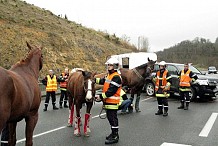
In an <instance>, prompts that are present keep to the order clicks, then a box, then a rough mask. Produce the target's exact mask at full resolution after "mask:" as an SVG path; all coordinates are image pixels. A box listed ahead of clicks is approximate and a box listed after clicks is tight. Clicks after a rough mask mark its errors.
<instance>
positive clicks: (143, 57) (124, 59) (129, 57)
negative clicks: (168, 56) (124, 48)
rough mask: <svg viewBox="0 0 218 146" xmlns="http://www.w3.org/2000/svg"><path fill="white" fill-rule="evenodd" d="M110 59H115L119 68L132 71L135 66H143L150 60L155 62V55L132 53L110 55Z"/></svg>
mask: <svg viewBox="0 0 218 146" xmlns="http://www.w3.org/2000/svg"><path fill="white" fill-rule="evenodd" d="M111 57H115V58H117V60H118V61H119V65H120V68H127V69H133V68H135V67H137V66H140V65H142V64H145V63H147V62H148V58H149V59H150V60H153V61H156V60H157V54H156V53H147V52H132V53H125V54H119V55H112V56H111Z"/></svg>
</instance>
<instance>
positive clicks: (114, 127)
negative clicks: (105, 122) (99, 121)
mask: <svg viewBox="0 0 218 146" xmlns="http://www.w3.org/2000/svg"><path fill="white" fill-rule="evenodd" d="M111 128H119V126H116V127H115V126H111Z"/></svg>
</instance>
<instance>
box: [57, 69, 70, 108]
mask: <svg viewBox="0 0 218 146" xmlns="http://www.w3.org/2000/svg"><path fill="white" fill-rule="evenodd" d="M68 77H69V69H68V68H65V70H64V72H63V73H62V74H61V75H60V76H59V78H58V81H59V82H60V90H61V96H60V100H59V106H60V108H63V107H62V104H63V100H64V107H65V108H68V105H67V101H68V95H67V80H68Z"/></svg>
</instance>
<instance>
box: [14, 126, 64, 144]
mask: <svg viewBox="0 0 218 146" xmlns="http://www.w3.org/2000/svg"><path fill="white" fill-rule="evenodd" d="M66 127H67V126H62V127H59V128H56V129H53V130H49V131H46V132H43V133H40V134H37V135H34V136H33V138H35V137H39V136H42V135H45V134H48V133H51V132H54V131H58V130H61V129H64V128H66ZM24 141H26V138H24V139H21V140H18V141H17V143H20V142H24Z"/></svg>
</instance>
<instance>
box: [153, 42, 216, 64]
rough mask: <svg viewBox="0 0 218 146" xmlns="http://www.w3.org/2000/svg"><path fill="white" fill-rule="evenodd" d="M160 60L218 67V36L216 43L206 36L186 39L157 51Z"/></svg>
mask: <svg viewBox="0 0 218 146" xmlns="http://www.w3.org/2000/svg"><path fill="white" fill-rule="evenodd" d="M157 55H158V60H159V61H160V60H165V61H167V62H175V63H185V62H189V63H193V64H194V65H195V66H197V67H200V68H208V66H216V67H217V68H218V64H217V60H218V38H217V39H216V41H215V43H212V42H210V40H206V39H204V38H195V39H194V40H192V41H191V40H185V41H182V42H180V43H178V44H176V45H175V46H172V47H170V48H168V49H164V50H163V51H159V52H157Z"/></svg>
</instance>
